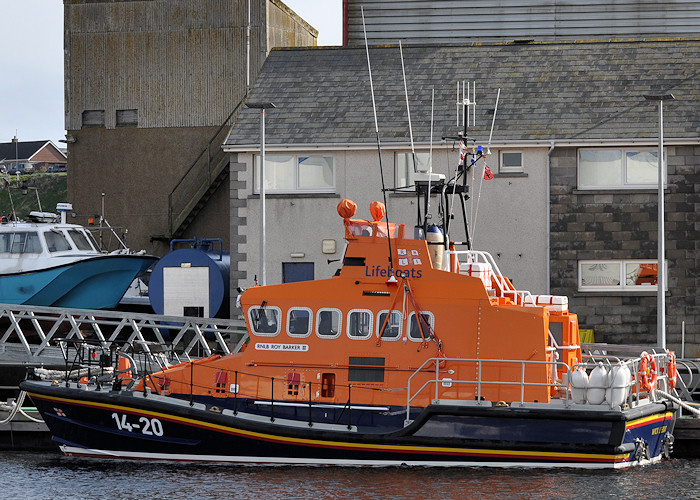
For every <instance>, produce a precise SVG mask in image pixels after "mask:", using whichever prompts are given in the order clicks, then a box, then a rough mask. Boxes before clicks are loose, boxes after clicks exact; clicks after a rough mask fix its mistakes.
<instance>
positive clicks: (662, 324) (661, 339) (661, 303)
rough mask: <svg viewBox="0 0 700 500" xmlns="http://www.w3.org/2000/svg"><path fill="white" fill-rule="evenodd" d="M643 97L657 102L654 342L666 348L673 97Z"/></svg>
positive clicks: (651, 95) (664, 95)
mask: <svg viewBox="0 0 700 500" xmlns="http://www.w3.org/2000/svg"><path fill="white" fill-rule="evenodd" d="M644 99H646V100H648V101H658V102H659V153H658V181H659V187H658V189H659V215H658V218H659V222H658V231H659V235H658V240H659V245H658V254H657V261H656V273H657V276H658V278H657V281H656V288H657V291H656V311H657V312H656V344H657V345H658V346H659V347H660V348H661V349H666V300H665V299H666V296H665V294H666V270H665V265H664V264H665V262H666V236H665V230H664V180H665V179H666V176H665V175H664V172H665V170H664V100H672V99H674V97H673V94H649V95H645V96H644Z"/></svg>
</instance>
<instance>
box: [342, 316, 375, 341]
mask: <svg viewBox="0 0 700 500" xmlns="http://www.w3.org/2000/svg"><path fill="white" fill-rule="evenodd" d="M371 336H372V313H371V312H370V311H367V310H365V309H355V310H353V311H350V314H349V315H348V337H350V338H351V339H355V340H363V339H368V338H370V337H371Z"/></svg>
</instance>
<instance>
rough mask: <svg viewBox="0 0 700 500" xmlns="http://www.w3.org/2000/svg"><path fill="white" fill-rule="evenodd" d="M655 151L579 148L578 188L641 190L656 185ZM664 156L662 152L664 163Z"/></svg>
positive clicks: (656, 163) (656, 157)
mask: <svg viewBox="0 0 700 500" xmlns="http://www.w3.org/2000/svg"><path fill="white" fill-rule="evenodd" d="M658 157H659V156H658V151H652V150H638V149H614V148H606V149H579V151H578V187H579V188H580V189H643V188H647V189H648V188H652V187H656V186H657V185H658V182H659V181H658V161H659V160H658ZM665 162H666V154H665V153H664V163H665Z"/></svg>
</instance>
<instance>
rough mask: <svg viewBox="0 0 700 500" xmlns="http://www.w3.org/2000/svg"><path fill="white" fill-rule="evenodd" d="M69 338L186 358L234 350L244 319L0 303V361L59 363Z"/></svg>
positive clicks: (242, 336) (240, 340) (241, 341)
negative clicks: (127, 345) (128, 346)
mask: <svg viewBox="0 0 700 500" xmlns="http://www.w3.org/2000/svg"><path fill="white" fill-rule="evenodd" d="M70 339H73V340H75V341H82V340H89V341H90V342H93V343H97V344H99V345H101V346H102V347H103V348H104V349H107V350H109V349H110V346H111V345H113V344H116V343H120V344H121V343H124V344H129V345H131V346H132V347H133V348H134V349H138V350H140V351H142V352H144V353H145V354H146V355H147V356H149V357H152V355H153V354H154V353H155V352H159V353H163V352H168V353H171V354H173V355H175V356H176V357H184V358H185V359H187V358H191V357H201V356H209V355H211V354H212V353H220V354H229V353H231V352H237V351H238V350H239V349H240V347H241V346H242V345H243V344H244V343H245V341H246V340H247V333H246V330H245V322H244V321H243V320H230V319H218V318H195V317H180V316H160V315H155V314H140V313H132V312H122V311H104V310H88V309H64V308H55V307H39V306H20V305H15V304H0V364H1V365H8V364H13V365H26V366H42V365H54V366H55V365H63V364H64V362H65V360H64V356H63V353H62V351H61V348H60V345H59V343H60V342H59V341H60V340H70Z"/></svg>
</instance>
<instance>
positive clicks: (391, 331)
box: [377, 310, 403, 340]
mask: <svg viewBox="0 0 700 500" xmlns="http://www.w3.org/2000/svg"><path fill="white" fill-rule="evenodd" d="M388 314H389V311H387V310H384V311H380V313H379V316H378V317H377V337H380V338H381V339H382V340H398V339H400V338H401V325H402V323H403V316H402V315H401V313H400V312H399V311H391V315H390V316H389V321H387V323H386V326H384V322H385V321H386V317H387V315H388ZM382 327H384V331H383V332H382ZM380 333H381V335H380Z"/></svg>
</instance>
